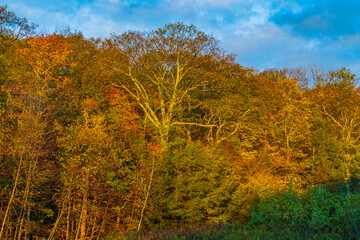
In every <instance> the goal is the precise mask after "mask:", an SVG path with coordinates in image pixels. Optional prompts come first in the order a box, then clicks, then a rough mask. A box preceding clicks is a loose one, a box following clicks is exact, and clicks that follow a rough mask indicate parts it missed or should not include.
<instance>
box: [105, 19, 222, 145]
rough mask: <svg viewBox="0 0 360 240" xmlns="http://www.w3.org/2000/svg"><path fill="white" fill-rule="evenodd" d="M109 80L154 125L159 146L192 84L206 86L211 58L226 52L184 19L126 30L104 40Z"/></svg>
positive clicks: (177, 121)
mask: <svg viewBox="0 0 360 240" xmlns="http://www.w3.org/2000/svg"><path fill="white" fill-rule="evenodd" d="M105 52H106V53H110V55H109V56H108V57H107V65H108V67H110V70H111V71H112V72H113V74H114V75H113V76H114V80H115V81H114V82H113V85H115V86H118V87H120V88H122V89H124V90H125V91H126V92H128V93H129V94H130V95H131V96H132V97H133V98H134V99H135V101H136V102H137V103H138V106H139V107H140V108H141V109H142V111H143V112H144V115H145V117H146V119H147V120H148V121H150V122H151V124H152V125H153V126H154V127H155V129H156V131H157V133H158V135H159V136H160V141H161V145H162V147H163V148H164V149H165V148H166V143H167V142H168V139H169V133H170V130H171V128H172V127H173V126H175V125H186V124H187V125H191V124H197V125H202V124H200V123H196V122H192V123H185V122H182V121H181V118H179V116H180V115H181V107H180V106H181V103H182V102H184V100H185V99H186V98H187V97H188V96H189V94H190V93H191V92H192V91H194V90H196V89H202V88H206V87H207V86H208V83H209V80H211V73H212V72H213V71H214V70H215V68H214V69H212V67H214V63H217V64H218V63H220V61H221V60H225V59H226V56H225V55H224V54H223V52H222V51H221V50H220V49H219V47H218V42H217V41H216V40H215V39H214V38H213V37H212V36H209V35H206V34H205V33H203V32H201V31H198V30H197V29H196V27H195V26H193V25H191V26H186V25H184V24H183V23H176V24H168V25H166V26H165V27H164V28H161V29H158V30H156V31H153V32H149V33H138V32H128V33H124V34H122V35H120V36H113V37H112V38H110V39H108V40H107V41H106V43H105Z"/></svg>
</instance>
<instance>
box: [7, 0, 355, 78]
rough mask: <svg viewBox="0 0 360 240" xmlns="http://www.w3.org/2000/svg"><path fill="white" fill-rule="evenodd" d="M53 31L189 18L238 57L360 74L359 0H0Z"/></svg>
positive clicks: (148, 25) (121, 28) (94, 30)
mask: <svg viewBox="0 0 360 240" xmlns="http://www.w3.org/2000/svg"><path fill="white" fill-rule="evenodd" d="M0 5H8V8H9V10H12V11H14V12H15V14H16V15H17V16H19V17H26V18H27V19H28V21H29V22H33V23H36V24H38V25H39V27H38V29H37V31H39V32H46V33H52V32H54V31H56V30H62V29H64V28H67V27H70V29H72V30H76V31H79V32H82V33H83V34H84V35H85V36H86V37H102V38H105V37H109V36H110V34H111V33H115V34H121V33H123V32H125V31H129V30H132V31H151V30H155V29H157V28H161V27H164V26H165V25H166V24H167V23H175V22H184V23H185V24H188V25H190V24H193V25H195V26H196V27H197V29H198V30H200V31H203V32H205V33H207V34H211V35H213V36H214V37H215V38H217V39H218V40H220V41H221V45H220V46H221V47H222V48H223V49H224V50H225V51H226V52H228V53H234V54H236V55H237V57H236V62H238V63H239V64H241V65H243V66H245V67H253V68H255V69H258V70H259V71H262V70H265V69H271V68H279V69H282V68H289V69H292V68H298V67H309V66H317V67H320V68H324V69H333V70H334V69H337V68H340V67H346V68H348V69H350V70H351V72H352V73H355V74H356V75H357V77H360V18H359V16H360V1H359V0H341V1H339V0H149V1H139V0H30V1H29V0H0Z"/></svg>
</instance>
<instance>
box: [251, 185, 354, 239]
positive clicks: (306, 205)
mask: <svg viewBox="0 0 360 240" xmlns="http://www.w3.org/2000/svg"><path fill="white" fill-rule="evenodd" d="M248 226H249V227H250V228H252V229H254V228H258V227H264V228H265V229H267V230H269V231H275V232H276V231H280V230H281V231H284V230H288V231H289V232H292V233H293V234H294V235H296V236H299V237H300V238H323V237H325V236H327V237H326V238H328V237H329V236H331V238H333V239H355V238H358V237H360V235H359V234H360V231H359V230H360V196H359V195H357V194H349V195H345V194H332V193H330V192H329V191H328V190H326V189H324V187H322V186H320V187H314V188H312V189H309V190H308V191H307V192H306V193H304V194H299V193H298V192H296V191H295V190H293V189H292V188H290V189H288V190H284V191H283V192H281V193H280V194H277V195H275V196H273V197H271V198H269V199H265V200H262V201H260V203H259V204H258V205H257V206H256V207H255V208H254V209H253V211H252V214H251V220H250V222H249V223H248Z"/></svg>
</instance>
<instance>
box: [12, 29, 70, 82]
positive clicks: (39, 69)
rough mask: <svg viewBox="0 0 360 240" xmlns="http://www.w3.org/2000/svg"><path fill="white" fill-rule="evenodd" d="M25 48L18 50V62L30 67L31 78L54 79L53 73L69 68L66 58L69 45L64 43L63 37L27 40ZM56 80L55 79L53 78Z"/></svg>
mask: <svg viewBox="0 0 360 240" xmlns="http://www.w3.org/2000/svg"><path fill="white" fill-rule="evenodd" d="M26 44H27V45H26V47H24V48H20V49H19V50H18V60H19V61H21V62H22V63H23V64H25V65H26V66H28V67H30V69H29V70H30V72H29V73H31V74H32V75H33V77H40V78H46V79H48V78H54V76H53V75H54V73H55V72H56V71H58V70H59V69H61V68H64V67H66V66H69V62H68V57H69V54H70V53H71V45H70V44H69V43H66V42H65V41H64V37H63V36H60V35H57V34H53V35H42V36H37V37H32V38H28V39H27V40H26ZM55 79H56V78H55Z"/></svg>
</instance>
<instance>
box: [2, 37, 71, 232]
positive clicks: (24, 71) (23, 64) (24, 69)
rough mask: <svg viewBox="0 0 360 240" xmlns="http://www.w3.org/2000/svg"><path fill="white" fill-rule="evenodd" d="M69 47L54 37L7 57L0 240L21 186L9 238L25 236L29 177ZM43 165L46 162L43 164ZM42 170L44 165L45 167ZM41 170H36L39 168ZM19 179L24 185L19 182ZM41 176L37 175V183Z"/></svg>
mask: <svg viewBox="0 0 360 240" xmlns="http://www.w3.org/2000/svg"><path fill="white" fill-rule="evenodd" d="M70 52H71V48H70V45H69V44H67V43H65V42H64V41H63V38H62V37H61V36H59V35H56V34H54V35H45V36H38V37H33V38H28V39H26V41H25V44H24V45H23V46H19V48H18V49H16V51H14V52H13V53H12V54H13V55H12V58H11V61H10V62H9V65H10V67H9V69H8V71H7V73H8V75H9V81H8V82H7V83H6V85H5V86H4V88H3V89H4V90H5V91H6V93H7V105H8V109H7V110H8V111H9V113H10V114H9V119H10V121H12V122H13V124H12V129H11V131H12V135H13V137H12V139H11V141H12V142H11V145H10V146H11V148H10V152H11V155H12V158H13V161H14V164H15V166H16V170H15V169H14V172H15V174H14V180H13V186H12V192H11V195H10V198H9V201H8V204H7V207H6V211H5V214H4V216H3V219H2V227H1V231H0V238H1V236H2V234H3V233H4V229H5V225H6V221H7V220H8V217H9V211H10V208H11V207H12V204H13V202H14V198H15V194H16V191H17V188H18V187H19V184H20V183H23V184H24V185H25V187H24V189H23V192H22V196H21V197H20V198H21V200H20V203H19V205H20V210H19V213H18V214H17V215H18V220H17V223H16V231H15V237H17V238H18V239H20V238H21V237H22V236H23V235H24V234H25V235H26V233H28V232H29V226H30V225H29V224H30V215H31V208H32V207H33V204H34V203H33V202H32V201H31V199H32V198H33V197H34V195H35V193H33V188H34V185H35V182H37V181H36V180H35V178H34V177H35V175H36V173H38V169H39V162H40V161H43V160H45V156H46V155H47V153H48V152H47V149H46V147H49V145H47V146H46V147H45V145H46V144H45V141H46V139H47V137H46V136H48V135H49V134H48V132H47V130H49V129H48V127H49V125H50V124H49V122H48V119H49V117H50V116H51V114H52V111H53V108H52V103H51V101H49V100H50V99H51V97H52V95H53V94H55V95H56V94H58V93H59V89H60V88H61V85H62V84H63V82H64V81H65V78H64V77H63V76H62V74H61V70H62V69H63V68H65V67H67V66H68V62H67V57H68V55H69V53H70ZM44 163H46V161H44ZM45 165H46V164H45ZM40 166H41V164H40ZM21 176H24V179H22V180H21ZM44 178H46V176H41V177H40V175H39V174H38V175H37V180H38V181H40V179H42V180H43V179H44Z"/></svg>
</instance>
